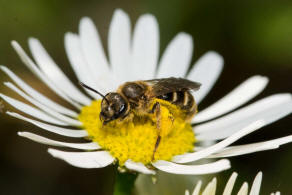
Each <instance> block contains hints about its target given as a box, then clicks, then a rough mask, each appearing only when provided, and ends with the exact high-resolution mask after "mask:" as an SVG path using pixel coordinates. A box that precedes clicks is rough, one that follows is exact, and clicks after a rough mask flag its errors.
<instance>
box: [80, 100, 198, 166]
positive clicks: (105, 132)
mask: <svg viewBox="0 0 292 195" xmlns="http://www.w3.org/2000/svg"><path fill="white" fill-rule="evenodd" d="M155 102H159V103H160V131H158V130H157V124H156V122H157V120H156V117H155V115H154V114H150V113H149V114H146V115H143V116H137V115H135V114H134V116H133V118H132V120H124V121H120V120H119V119H117V120H114V121H112V122H110V123H108V124H106V125H102V122H101V121H100V119H99V113H100V109H101V107H100V104H101V101H100V100H96V101H93V102H92V103H91V105H89V106H84V107H83V108H82V110H81V113H80V115H79V117H78V118H79V120H80V121H81V122H82V124H83V127H84V129H85V130H86V131H87V132H88V134H89V138H90V139H91V140H92V141H95V142H97V143H98V144H99V145H100V146H101V147H102V148H103V149H104V150H106V151H108V152H109V153H110V154H111V155H112V156H113V157H115V158H116V159H117V160H118V162H119V165H120V166H123V164H124V163H125V162H126V161H127V160H128V159H131V160H132V161H134V162H141V163H143V164H145V165H147V164H150V163H151V162H153V161H156V160H170V159H171V158H172V157H173V156H175V155H179V154H184V153H186V152H191V151H192V150H193V148H194V143H195V136H194V133H193V130H192V127H191V125H190V124H189V123H187V122H186V121H185V120H184V117H183V114H182V111H181V110H180V109H179V108H177V107H176V106H175V105H172V104H171V103H169V102H167V101H164V100H159V99H156V100H155V101H154V102H153V104H154V103H155ZM149 110H151V109H149ZM158 132H159V133H158ZM158 134H159V135H160V136H161V140H160V143H159V145H158V148H157V150H156V152H155V157H154V159H152V158H153V152H154V147H155V144H156V141H157V137H158Z"/></svg>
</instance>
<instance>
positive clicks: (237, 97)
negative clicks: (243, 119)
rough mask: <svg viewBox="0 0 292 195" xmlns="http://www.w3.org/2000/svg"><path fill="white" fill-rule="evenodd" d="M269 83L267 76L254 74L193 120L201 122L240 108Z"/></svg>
mask: <svg viewBox="0 0 292 195" xmlns="http://www.w3.org/2000/svg"><path fill="white" fill-rule="evenodd" d="M267 83H268V78H267V77H262V76H253V77H251V78H249V79H248V80H246V81H245V82H243V83H242V84H241V85H239V86H238V87H236V88H235V89H234V90H233V91H231V92H230V93H229V94H227V95H226V96H224V97H223V98H221V99H220V100H218V101H217V102H216V103H214V104H213V105H211V106H209V107H208V108H206V109H205V110H202V111H200V112H199V113H198V114H197V115H196V116H195V117H194V118H193V121H192V122H194V123H199V122H203V121H206V120H210V119H213V118H215V117H217V116H220V115H222V114H225V113H227V112H229V111H231V110H233V109H235V108H238V107H239V106H241V105H243V104H244V103H246V102H248V101H249V100H251V99H252V98H253V97H255V96H256V95H258V94H259V93H260V92H262V90H263V89H264V88H265V87H266V85H267Z"/></svg>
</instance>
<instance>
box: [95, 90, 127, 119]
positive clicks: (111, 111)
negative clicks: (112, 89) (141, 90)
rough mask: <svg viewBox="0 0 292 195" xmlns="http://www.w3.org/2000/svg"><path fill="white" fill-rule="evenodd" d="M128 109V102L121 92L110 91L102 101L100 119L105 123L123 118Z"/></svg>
mask: <svg viewBox="0 0 292 195" xmlns="http://www.w3.org/2000/svg"><path fill="white" fill-rule="evenodd" d="M127 110H128V102H127V101H126V99H125V98H124V97H123V96H121V95H120V94H119V93H108V94H107V95H106V96H104V98H103V99H102V101H101V112H100V119H101V121H103V124H106V123H108V122H110V121H112V120H115V119H118V118H123V117H125V116H126V114H127Z"/></svg>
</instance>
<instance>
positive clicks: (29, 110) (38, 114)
mask: <svg viewBox="0 0 292 195" xmlns="http://www.w3.org/2000/svg"><path fill="white" fill-rule="evenodd" d="M0 97H1V98H3V99H4V100H5V101H6V102H7V103H9V104H10V105H11V106H13V107H14V108H16V109H17V110H20V111H21V112H23V113H26V114H28V115H30V116H32V117H35V118H37V119H40V120H42V121H46V122H48V123H52V124H56V125H68V124H67V123H64V122H62V121H60V120H57V119H55V118H53V117H51V116H49V115H48V114H46V113H44V112H43V111H40V110H39V109H36V108H34V107H32V106H29V105H27V104H24V103H22V102H20V101H18V100H16V99H13V98H11V97H8V96H6V95H4V94H1V93H0Z"/></svg>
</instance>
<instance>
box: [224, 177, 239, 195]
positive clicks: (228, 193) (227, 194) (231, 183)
mask: <svg viewBox="0 0 292 195" xmlns="http://www.w3.org/2000/svg"><path fill="white" fill-rule="evenodd" d="M237 175H238V174H237V173H235V172H234V173H232V175H231V176H230V178H229V180H228V182H227V184H226V186H225V188H224V191H223V195H231V193H232V190H233V187H234V183H235V181H236V177H237Z"/></svg>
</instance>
